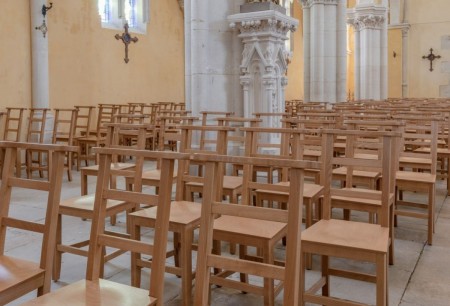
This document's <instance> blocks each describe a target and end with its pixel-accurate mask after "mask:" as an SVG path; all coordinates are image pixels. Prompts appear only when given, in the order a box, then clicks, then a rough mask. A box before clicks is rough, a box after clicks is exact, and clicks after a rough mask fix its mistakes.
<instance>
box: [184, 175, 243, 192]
mask: <svg viewBox="0 0 450 306" xmlns="http://www.w3.org/2000/svg"><path fill="white" fill-rule="evenodd" d="M242 182H243V180H242V176H228V175H226V176H224V177H223V189H236V188H239V187H240V186H242ZM186 186H189V187H201V186H203V184H202V183H193V182H190V183H187V184H186Z"/></svg>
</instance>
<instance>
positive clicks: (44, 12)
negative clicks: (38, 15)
mask: <svg viewBox="0 0 450 306" xmlns="http://www.w3.org/2000/svg"><path fill="white" fill-rule="evenodd" d="M52 7H53V2H50V6H45V4H44V5H43V6H42V9H41V12H42V16H43V17H44V20H43V21H42V24H41V25H40V26H38V27H35V29H36V30H39V31H41V32H42V34H43V35H44V38H45V35H46V34H47V32H48V28H47V25H46V24H45V16H46V15H47V11H49V10H50V9H51V8H52Z"/></svg>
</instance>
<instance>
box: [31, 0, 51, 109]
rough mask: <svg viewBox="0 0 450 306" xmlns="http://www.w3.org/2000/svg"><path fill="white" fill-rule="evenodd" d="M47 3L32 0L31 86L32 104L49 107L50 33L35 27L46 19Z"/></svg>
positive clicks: (38, 106) (42, 0)
mask: <svg viewBox="0 0 450 306" xmlns="http://www.w3.org/2000/svg"><path fill="white" fill-rule="evenodd" d="M46 4H47V1H46V0H30V12H31V14H30V15H31V30H30V31H31V62H32V69H31V74H32V82H31V87H32V106H33V107H35V108H48V107H49V73H48V39H49V35H50V33H46V35H45V37H44V35H43V34H42V32H41V31H38V30H36V29H35V27H39V26H40V25H41V24H42V21H43V20H44V17H43V16H42V6H43V5H46ZM50 12H51V11H50ZM46 22H47V21H46Z"/></svg>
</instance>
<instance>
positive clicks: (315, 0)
mask: <svg viewBox="0 0 450 306" xmlns="http://www.w3.org/2000/svg"><path fill="white" fill-rule="evenodd" d="M338 1H339V0H298V2H299V3H300V4H301V5H302V6H303V8H310V7H311V6H313V5H315V4H326V5H337V4H338Z"/></svg>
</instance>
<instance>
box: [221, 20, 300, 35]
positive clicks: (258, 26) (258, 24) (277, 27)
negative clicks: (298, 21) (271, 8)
mask: <svg viewBox="0 0 450 306" xmlns="http://www.w3.org/2000/svg"><path fill="white" fill-rule="evenodd" d="M230 28H232V29H235V28H238V29H239V31H240V32H241V33H252V32H260V31H267V32H276V33H278V34H280V35H283V36H285V35H286V34H287V32H289V31H292V32H295V31H296V30H297V25H295V24H292V23H288V22H285V21H282V20H277V19H271V18H269V19H257V20H249V21H242V22H241V23H239V24H236V23H234V22H232V23H230Z"/></svg>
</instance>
